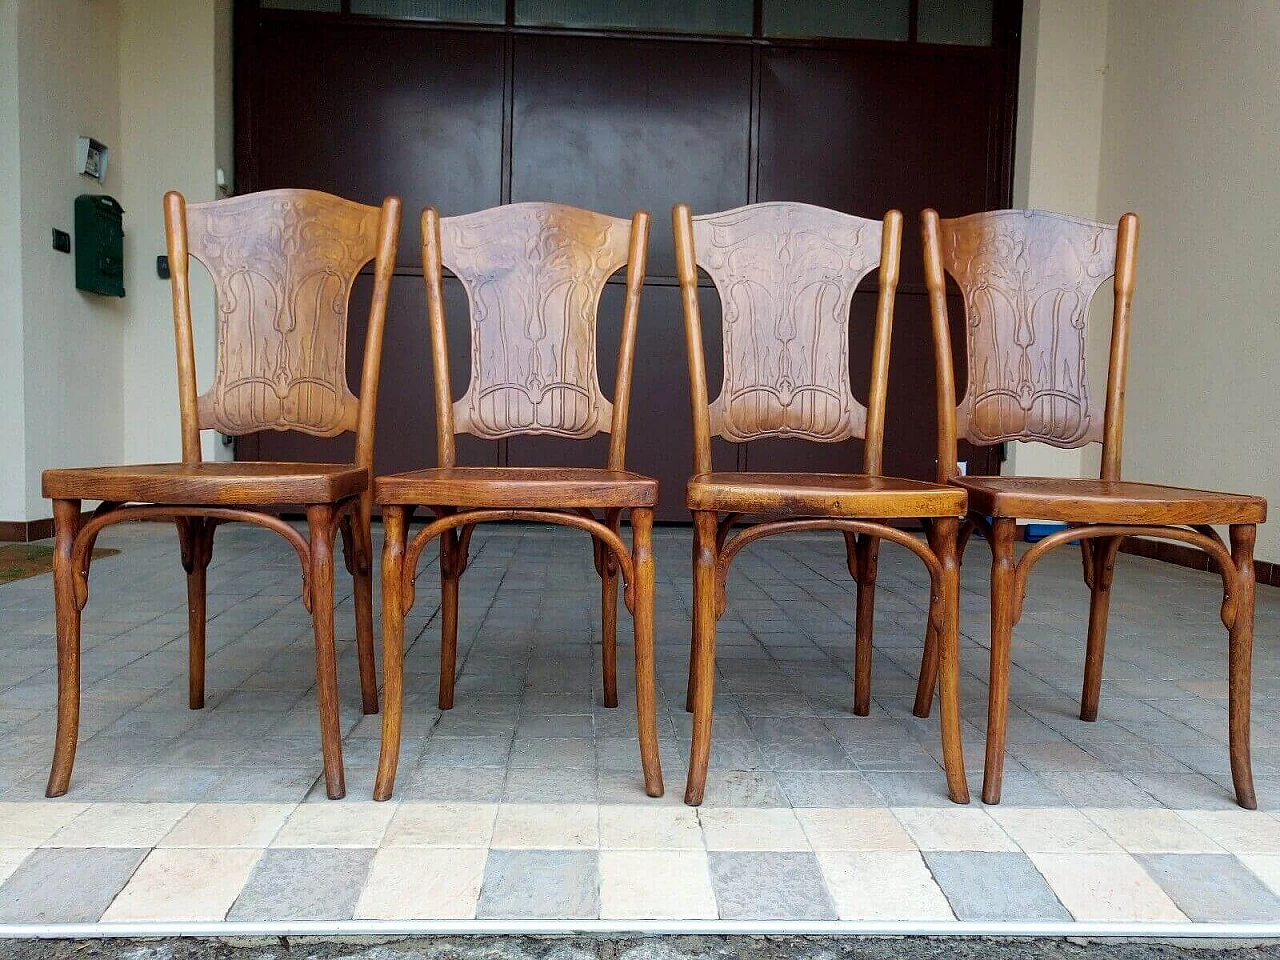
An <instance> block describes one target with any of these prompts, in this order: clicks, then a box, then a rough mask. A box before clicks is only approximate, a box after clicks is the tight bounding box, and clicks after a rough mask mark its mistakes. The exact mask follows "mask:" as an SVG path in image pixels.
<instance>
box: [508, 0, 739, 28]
mask: <svg viewBox="0 0 1280 960" xmlns="http://www.w3.org/2000/svg"><path fill="white" fill-rule="evenodd" d="M751 13H752V2H751V0H716V2H714V3H707V2H696V3H695V2H690V0H625V2H621V0H516V23H518V24H521V25H537V26H556V27H584V28H585V27H594V28H598V29H603V28H610V29H623V30H653V31H656V32H662V33H721V34H724V33H730V34H747V35H749V34H750V33H751Z"/></svg>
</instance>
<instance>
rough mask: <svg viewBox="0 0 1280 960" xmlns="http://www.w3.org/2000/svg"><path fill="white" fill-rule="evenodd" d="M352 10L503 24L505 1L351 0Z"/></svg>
mask: <svg viewBox="0 0 1280 960" xmlns="http://www.w3.org/2000/svg"><path fill="white" fill-rule="evenodd" d="M351 12H352V13H359V14H363V15H364V16H367V17H391V18H394V19H397V20H447V21H450V22H452V23H503V22H504V21H505V20H506V17H507V4H506V0H351Z"/></svg>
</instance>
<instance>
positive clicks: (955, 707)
mask: <svg viewBox="0 0 1280 960" xmlns="http://www.w3.org/2000/svg"><path fill="white" fill-rule="evenodd" d="M930 527H931V529H930V537H929V542H930V543H931V544H932V545H933V548H934V551H935V553H936V555H937V557H938V563H939V566H940V567H941V568H942V574H941V576H940V577H939V578H938V579H939V581H940V582H939V583H938V585H937V587H935V588H934V591H933V592H934V595H935V603H934V604H931V605H930V606H931V609H930V617H929V619H930V621H932V622H933V630H934V633H935V635H936V637H937V642H938V660H937V663H938V685H939V703H938V712H939V714H940V715H941V719H942V758H943V766H944V767H945V768H946V772H947V793H948V794H949V795H950V797H951V799H952V800H953V801H954V802H955V803H968V802H969V784H968V782H967V780H966V779H965V772H964V743H963V738H962V736H961V728H962V722H961V719H960V551H959V544H958V539H959V529H960V521H959V520H958V519H956V518H954V517H943V518H940V519H937V520H934V521H933V523H932V524H931V525H930Z"/></svg>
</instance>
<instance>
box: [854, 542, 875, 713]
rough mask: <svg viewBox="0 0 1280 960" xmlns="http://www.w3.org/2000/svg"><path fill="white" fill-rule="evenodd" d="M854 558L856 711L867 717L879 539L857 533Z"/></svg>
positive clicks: (869, 697) (869, 707)
mask: <svg viewBox="0 0 1280 960" xmlns="http://www.w3.org/2000/svg"><path fill="white" fill-rule="evenodd" d="M854 556H855V558H856V563H857V570H858V612H857V616H856V618H855V619H854V637H855V639H854V655H853V661H854V669H853V712H854V713H855V714H857V715H858V716H860V717H865V716H866V715H867V714H869V713H870V712H871V657H872V644H871V635H872V631H873V628H874V625H875V611H876V574H877V573H878V571H879V567H880V538H879V537H873V536H870V535H868V534H865V533H860V534H858V538H857V542H856V545H855V547H854Z"/></svg>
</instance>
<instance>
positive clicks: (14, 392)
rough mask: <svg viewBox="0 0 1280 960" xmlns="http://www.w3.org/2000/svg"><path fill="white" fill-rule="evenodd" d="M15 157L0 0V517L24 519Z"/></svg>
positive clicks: (9, 54) (14, 37) (12, 67)
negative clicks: (1, 172) (1, 292)
mask: <svg viewBox="0 0 1280 960" xmlns="http://www.w3.org/2000/svg"><path fill="white" fill-rule="evenodd" d="M20 161H21V158H20V155H19V152H18V3H17V0H0V171H4V175H3V176H0V290H3V291H4V296H2V297H0V519H6V518H10V519H12V518H25V516H26V510H27V504H26V497H27V474H26V469H27V466H26V465H27V456H26V436H27V431H26V416H25V411H26V404H25V403H24V402H23V395H22V387H23V382H24V381H23V375H22V339H23V338H22V333H23V331H22V244H21V242H20V238H19V237H20V232H21V229H22V227H21V220H20V216H21V210H22V189H21V185H22V169H21V166H20Z"/></svg>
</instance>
